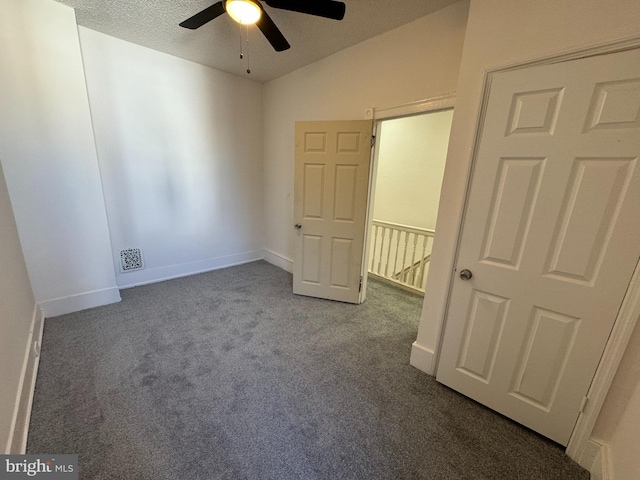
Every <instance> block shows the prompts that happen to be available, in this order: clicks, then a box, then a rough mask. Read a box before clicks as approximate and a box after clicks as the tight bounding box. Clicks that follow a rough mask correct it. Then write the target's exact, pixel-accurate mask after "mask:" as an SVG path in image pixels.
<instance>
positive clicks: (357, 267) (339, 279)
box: [293, 120, 373, 303]
mask: <svg viewBox="0 0 640 480" xmlns="http://www.w3.org/2000/svg"><path fill="white" fill-rule="evenodd" d="M372 128H373V122H372V121H371V120H356V121H332V122H296V137H295V139H296V140H295V141H296V150H295V185H294V202H295V204H294V225H293V228H295V229H296V239H295V250H294V261H293V293H296V294H300V295H307V296H311V297H319V298H327V299H330V300H339V301H342V302H349V303H359V301H360V287H361V281H362V279H361V275H362V265H363V263H362V262H363V255H362V253H363V247H364V238H365V227H366V212H367V193H368V192H367V189H368V185H369V170H370V160H371V134H372Z"/></svg>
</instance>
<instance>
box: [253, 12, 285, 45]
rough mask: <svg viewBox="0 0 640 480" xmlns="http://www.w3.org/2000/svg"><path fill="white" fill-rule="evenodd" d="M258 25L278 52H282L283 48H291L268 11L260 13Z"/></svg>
mask: <svg viewBox="0 0 640 480" xmlns="http://www.w3.org/2000/svg"><path fill="white" fill-rule="evenodd" d="M256 25H257V26H258V28H259V29H260V31H261V32H262V33H263V34H264V36H265V37H266V38H267V40H269V43H270V44H271V46H272V47H273V48H274V49H275V51H276V52H282V51H283V50H287V49H289V48H291V45H289V42H287V39H286V38H284V35H282V32H281V31H280V29H279V28H278V27H277V26H276V24H275V23H273V20H271V17H269V15H267V12H265V11H264V10H263V11H262V15H260V20H258V21H257V23H256Z"/></svg>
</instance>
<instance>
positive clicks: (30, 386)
mask: <svg viewBox="0 0 640 480" xmlns="http://www.w3.org/2000/svg"><path fill="white" fill-rule="evenodd" d="M43 329H44V315H43V314H42V312H41V311H40V309H39V308H38V307H37V306H36V307H35V308H34V310H33V318H32V319H31V327H30V329H29V340H28V342H27V345H26V349H25V355H24V362H23V366H22V373H21V374H20V383H19V385H18V391H17V395H16V403H15V407H14V410H13V412H14V413H13V420H12V422H11V430H10V432H9V441H8V443H7V445H6V448H5V453H6V454H19V455H23V454H24V453H25V450H26V448H27V434H28V433H29V420H30V418H31V407H32V405H33V394H34V391H35V386H36V376H37V374H38V365H39V364H40V346H41V345H42V332H43ZM36 342H37V351H36V348H35V345H36Z"/></svg>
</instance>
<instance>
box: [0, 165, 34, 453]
mask: <svg viewBox="0 0 640 480" xmlns="http://www.w3.org/2000/svg"><path fill="white" fill-rule="evenodd" d="M34 307H35V298H34V296H33V291H32V290H31V283H30V282H29V277H28V275H27V267H26V265H25V262H24V257H23V255H22V247H21V246H20V240H19V239H18V229H17V228H16V223H15V220H14V217H13V211H12V210H11V202H10V200H9V192H8V191H7V187H6V184H5V180H4V174H3V172H2V167H0V332H2V334H0V365H2V368H0V385H1V386H2V388H0V453H5V452H6V451H7V448H8V446H9V443H10V440H11V438H10V434H11V428H12V423H13V421H14V415H15V409H16V407H17V405H16V401H17V397H18V393H19V391H20V386H21V385H20V380H21V376H22V370H23V363H24V360H25V351H26V350H27V343H28V342H29V329H30V327H31V321H32V318H33V315H34Z"/></svg>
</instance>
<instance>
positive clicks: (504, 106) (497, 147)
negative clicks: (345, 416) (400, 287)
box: [437, 50, 640, 445]
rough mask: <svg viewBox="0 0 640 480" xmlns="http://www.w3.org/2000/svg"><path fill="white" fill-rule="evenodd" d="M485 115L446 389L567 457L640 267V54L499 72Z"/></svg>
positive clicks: (454, 304) (445, 349)
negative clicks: (565, 449)
mask: <svg viewBox="0 0 640 480" xmlns="http://www.w3.org/2000/svg"><path fill="white" fill-rule="evenodd" d="M485 112H486V113H485V115H484V118H483V121H482V125H481V131H480V132H481V133H480V141H479V146H478V150H477V155H476V157H475V161H474V171H473V174H472V180H471V185H470V191H469V196H468V200H467V207H466V211H465V217H464V223H463V229H462V236H461V243H460V247H459V252H458V259H457V262H456V263H457V270H458V272H459V271H460V270H461V269H470V270H471V271H472V272H473V277H472V278H471V279H470V280H468V281H464V280H462V279H460V278H457V277H456V279H455V280H454V283H453V287H452V293H451V297H450V302H449V309H448V316H447V320H446V327H445V335H444V339H443V344H442V350H441V355H440V360H439V366H438V372H437V379H438V380H439V381H440V382H442V383H444V384H446V385H448V386H450V387H452V388H454V389H456V390H458V391H460V392H462V393H464V394H465V395H468V396H469V397H472V398H474V399H476V400H478V401H480V402H481V403H483V404H485V405H487V406H489V407H491V408H493V409H495V410H497V411H499V412H501V413H503V414H505V415H506V416H508V417H511V418H513V419H514V420H516V421H518V422H520V423H522V424H524V425H527V426H529V427H530V428H532V429H534V430H536V431H538V432H540V433H542V434H543V435H545V436H547V437H550V438H552V439H553V440H555V441H557V442H559V443H561V444H563V445H566V444H567V442H568V440H569V437H570V435H571V432H572V430H573V427H574V425H575V422H576V420H577V417H578V414H579V410H580V405H581V403H582V402H583V399H584V396H585V395H586V392H587V390H588V388H589V384H590V382H591V380H592V378H593V375H594V373H595V370H596V368H597V365H598V362H599V360H600V357H601V355H602V352H603V349H604V346H605V344H606V342H607V338H608V336H609V333H610V331H611V328H612V326H613V323H614V321H615V318H616V315H617V312H618V309H619V307H620V304H621V302H622V299H623V297H624V294H625V291H626V289H627V286H628V284H629V281H630V278H631V275H632V273H633V271H634V268H635V266H636V263H637V262H638V257H639V256H640V170H639V169H640V166H639V165H638V162H639V160H638V157H639V156H640V53H639V52H638V51H637V50H635V51H628V52H622V53H616V54H611V55H605V56H600V57H592V58H587V59H581V60H576V61H570V62H564V63H559V64H555V65H547V66H539V67H531V68H526V69H522V70H516V71H511V72H505V73H499V74H496V75H494V76H493V78H492V83H491V86H490V93H489V97H488V103H487V107H486V110H485ZM458 272H456V275H457V273H458Z"/></svg>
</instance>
